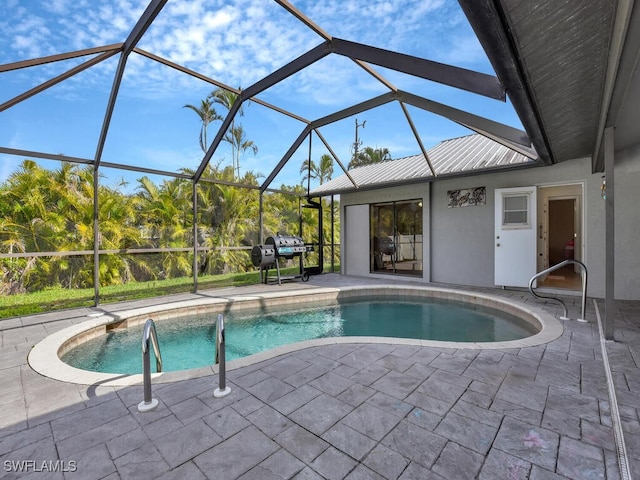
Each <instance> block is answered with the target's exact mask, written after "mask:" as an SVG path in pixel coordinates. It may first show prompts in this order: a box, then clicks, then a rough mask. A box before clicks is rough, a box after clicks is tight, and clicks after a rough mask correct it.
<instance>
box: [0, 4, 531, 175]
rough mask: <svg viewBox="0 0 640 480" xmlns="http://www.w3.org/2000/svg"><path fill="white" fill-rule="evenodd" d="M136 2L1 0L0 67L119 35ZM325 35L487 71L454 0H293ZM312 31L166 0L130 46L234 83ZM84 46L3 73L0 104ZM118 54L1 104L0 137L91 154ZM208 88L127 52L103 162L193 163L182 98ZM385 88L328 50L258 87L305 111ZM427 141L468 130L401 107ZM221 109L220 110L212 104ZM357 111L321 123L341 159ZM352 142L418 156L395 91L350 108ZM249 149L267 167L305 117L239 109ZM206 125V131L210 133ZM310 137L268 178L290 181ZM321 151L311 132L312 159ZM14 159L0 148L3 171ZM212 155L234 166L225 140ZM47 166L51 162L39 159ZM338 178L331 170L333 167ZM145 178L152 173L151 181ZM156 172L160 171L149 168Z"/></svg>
mask: <svg viewBox="0 0 640 480" xmlns="http://www.w3.org/2000/svg"><path fill="white" fill-rule="evenodd" d="M147 4H148V2H147V1H146V0H105V1H101V2H95V1H93V0H43V1H40V0H3V2H1V3H0V64H6V63H11V62H16V61H20V60H25V59H29V58H35V57H42V56H46V55H52V54H57V53H63V52H69V51H74V50H79V49H83V48H90V47H97V46H103V45H109V44H113V43H117V42H122V41H124V40H125V39H126V37H127V35H128V33H129V31H130V30H131V28H132V27H133V26H134V25H135V23H136V21H137V20H138V18H139V17H140V15H141V13H142V12H143V11H144V9H145V8H146V6H147ZM292 4H293V5H294V6H295V7H296V8H297V9H299V10H300V11H302V12H303V13H304V14H305V15H306V16H308V17H309V18H311V19H312V20H313V21H314V22H315V23H316V24H317V25H319V26H320V27H321V28H322V29H323V30H324V31H326V32H327V33H328V34H330V35H332V36H334V37H338V38H343V39H346V40H351V41H354V42H359V43H365V44H369V45H372V46H376V47H380V48H385V49H388V50H394V51H397V52H401V53H406V54H410V55H415V56H420V57H423V58H426V59H429V60H434V61H438V62H442V63H447V64H451V65H455V66H459V67H463V68H467V69H471V70H476V71H480V72H484V73H490V74H493V71H492V69H491V66H490V64H489V62H488V60H487V58H486V55H485V54H484V52H483V50H482V48H481V46H480V44H479V42H478V41H477V39H476V38H475V35H474V33H473V31H472V29H471V27H470V26H469V24H468V22H467V20H466V18H465V16H464V14H463V13H462V11H461V10H460V7H459V6H458V3H457V2H456V1H454V0H405V1H391V0H389V1H383V0H344V1H341V0H325V1H321V0H315V1H306V0H305V1H302V0H293V1H292ZM322 41H323V39H322V38H321V37H320V36H318V35H317V34H316V33H315V32H313V31H312V30H311V29H309V28H307V27H306V26H305V25H303V24H302V23H301V22H299V21H298V20H296V19H295V18H294V17H293V16H292V15H291V14H289V13H288V12H287V11H286V10H285V9H284V8H283V7H281V6H280V5H278V4H277V3H276V2H273V1H269V0H189V1H184V0H180V1H178V0H169V1H168V3H167V5H166V6H165V7H164V9H163V11H162V12H161V13H160V15H159V16H158V17H157V19H156V21H155V22H154V24H153V25H152V26H151V28H150V29H149V30H148V31H147V33H146V34H145V35H144V37H143V38H142V40H141V41H140V43H139V44H138V47H140V48H142V49H143V50H147V51H149V52H151V53H154V54H156V55H158V56H161V57H163V58H166V59H168V60H171V61H173V62H175V63H178V64H180V65H183V66H185V67H187V68H190V69H192V70H195V71H198V72H200V73H202V74H204V75H207V76H208V77H210V78H213V79H215V80H218V81H220V82H223V83H224V84H226V85H230V86H233V87H243V88H246V87H248V86H249V85H251V84H253V83H254V82H256V81H257V80H259V79H261V78H263V77H264V76H265V75H267V74H268V73H270V72H272V71H273V70H275V69H277V68H279V67H281V66H283V65H285V64H286V63H288V62H290V61H291V60H293V59H294V58H296V57H298V56H299V55H301V54H303V53H304V52H306V51H308V50H309V49H311V48H313V47H315V46H316V45H318V44H320V43H321V42H322ZM89 58H91V57H82V58H81V59H74V60H66V61H61V62H56V63H51V64H47V65H42V66H37V67H31V68H25V69H19V70H13V71H9V72H4V73H0V103H4V102H6V101H7V100H10V99H11V98H13V97H14V96H16V95H19V94H21V93H23V92H25V91H27V90H29V89H30V88H33V87H34V86H37V85H39V84H40V83H42V82H44V81H46V80H48V79H50V78H52V77H55V76H56V75H59V74H61V73H63V72H64V71H66V70H68V69H70V68H72V67H74V66H75V65H78V64H80V63H82V62H84V61H86V60H88V59H89ZM117 61H118V57H117V56H115V57H112V58H111V59H109V60H106V61H104V62H102V63H100V64H98V65H95V66H93V67H92V68H90V69H88V70H85V71H84V72H82V73H80V74H78V75H76V76H74V77H72V78H70V79H68V80H65V81H64V82H62V83H60V84H58V85H56V86H54V87H52V88H50V89H48V90H46V91H44V92H42V93H40V94H38V95H36V96H34V97H31V98H29V99H27V100H25V101H23V102H21V103H19V104H17V105H15V106H14V107H12V108H9V109H7V110H5V111H3V112H0V146H2V147H7V148H15V149H23V150H31V151H38V152H46V153H53V154H64V155H69V156H76V157H82V158H88V159H93V158H94V156H95V153H96V145H97V140H98V136H99V133H100V130H101V127H102V122H103V118H104V113H105V108H106V104H107V100H108V98H109V93H110V90H111V85H112V81H113V75H114V72H115V69H116V66H117ZM374 69H375V70H376V71H377V72H379V73H380V74H381V75H382V76H384V77H385V78H386V79H388V80H389V81H390V82H391V83H393V84H394V85H396V86H397V87H398V88H400V89H401V90H406V91H409V92H412V93H415V94H417V95H421V96H423V97H425V98H428V99H431V100H435V101H438V102H442V103H445V104H448V105H451V106H454V107H457V108H461V109H463V110H467V111H470V112H472V113H475V114H478V115H482V116H486V117H489V118H491V119H494V120H496V121H499V122H502V123H505V124H507V125H511V126H515V127H518V128H522V127H521V124H520V122H519V120H518V118H517V116H516V115H515V113H514V112H513V109H512V108H511V105H510V104H509V103H508V102H507V103H506V104H505V103H502V102H499V101H496V100H491V99H485V98H480V97H478V96H476V95H472V94H469V93H466V92H463V91H460V90H457V89H454V88H451V87H447V86H443V85H439V84H436V83H433V82H429V81H426V80H423V79H419V78H416V77H412V76H409V75H405V74H401V73H397V72H393V71H390V70H387V69H384V68H381V67H375V66H374ZM213 88H214V87H213V86H212V85H210V84H208V83H205V82H203V81H200V80H197V79H194V78H190V77H188V76H186V75H184V74H182V73H179V72H177V71H175V70H173V69H170V68H168V67H165V66H163V65H161V64H159V63H156V62H153V61H151V60H149V59H147V58H146V57H143V56H140V55H137V54H135V53H134V54H132V55H131V56H130V57H129V60H128V62H127V69H126V72H125V76H124V79H123V82H122V86H121V88H120V93H119V97H118V101H117V104H116V107H115V111H114V115H113V120H112V123H111V125H110V128H109V135H108V137H107V142H106V144H105V148H104V152H103V156H102V160H103V161H105V162H114V163H122V164H127V165H137V166H143V167H148V168H155V169H160V170H165V171H171V172H177V171H179V170H180V169H181V168H191V169H195V168H197V166H198V164H199V162H200V160H201V158H202V155H203V154H202V151H201V150H200V148H199V146H198V134H199V130H200V123H199V119H198V118H197V116H196V115H195V113H193V112H192V111H190V110H189V109H186V108H183V106H184V105H185V104H193V105H198V104H199V103H200V100H202V99H203V98H205V97H206V96H207V95H208V94H209V93H210V92H211V91H212V89H213ZM387 91H388V90H387V89H386V87H384V86H383V85H382V84H381V83H379V82H378V81H377V80H375V79H374V78H373V77H372V76H370V75H369V74H368V73H366V72H365V71H364V70H363V69H362V68H360V67H359V66H357V65H356V64H355V63H354V62H352V61H351V60H349V59H347V58H344V57H340V56H338V55H330V56H328V57H325V58H324V59H322V60H320V61H319V62H317V63H316V64H314V65H313V66H311V67H309V68H307V69H305V70H303V71H301V72H299V73H297V74H295V75H293V76H292V77H290V78H288V79H287V80H285V81H283V82H281V83H280V84H278V85H276V86H274V87H272V88H270V89H268V90H266V91H265V92H263V93H261V94H260V95H259V98H260V99H261V100H264V101H266V102H269V103H271V104H273V105H277V106H278V107H281V108H283V109H286V110H288V111H291V112H293V113H295V114H297V115H299V116H301V117H304V118H306V119H308V120H314V119H317V118H320V117H323V116H325V115H327V114H330V113H333V112H336V111H338V110H341V109H343V108H346V107H348V106H350V105H353V104H355V103H358V102H361V101H364V100H367V99H369V98H372V97H374V96H377V95H380V94H382V93H386V92H387ZM408 109H409V112H410V114H411V116H412V119H413V121H414V123H415V124H416V127H417V129H418V131H419V133H420V135H421V137H422V140H423V142H424V143H425V146H426V147H427V148H429V147H430V146H432V145H434V144H436V143H438V142H440V141H442V140H444V139H447V138H452V137H457V136H460V135H465V134H468V133H471V132H469V131H468V130H466V129H464V128H463V127H460V126H458V125H456V124H454V123H452V122H450V121H448V120H446V119H443V118H441V117H438V116H436V115H433V114H430V113H427V112H423V111H421V110H419V109H415V108H413V107H411V106H409V107H408ZM219 113H221V114H224V113H225V112H224V111H223V110H220V109H219ZM355 120H356V119H355V118H353V117H351V118H347V119H345V120H342V121H340V122H338V123H336V124H333V125H330V126H326V127H323V128H322V129H321V130H320V131H321V133H322V135H323V136H324V137H325V139H326V140H327V141H328V142H329V143H330V145H331V147H332V148H333V150H334V151H335V152H336V153H337V155H338V156H339V158H340V159H341V160H342V162H343V163H344V164H345V165H346V164H347V163H348V162H349V159H350V155H351V151H352V147H353V142H354V134H355ZM357 120H358V123H362V122H363V121H366V126H365V127H364V128H361V129H360V130H359V137H360V140H361V141H362V146H363V147H364V146H372V147H386V148H388V149H389V150H390V152H391V154H392V156H393V157H394V158H400V157H404V156H407V155H413V154H416V153H419V147H418V145H417V143H416V141H415V139H414V137H413V135H412V133H411V131H410V128H409V126H408V124H407V122H406V121H405V120H404V115H403V114H402V110H401V108H400V106H399V105H398V104H397V102H393V103H391V104H388V105H386V106H383V107H380V108H378V109H375V110H372V111H368V112H365V113H361V114H358V116H357ZM240 122H241V123H242V125H243V126H244V129H245V131H246V132H247V137H248V138H249V139H250V140H253V141H254V143H255V144H256V145H257V146H258V153H257V155H255V156H254V155H253V153H251V152H247V153H246V154H245V155H244V156H243V158H242V160H241V169H242V170H246V169H249V170H253V171H256V172H260V173H262V174H264V175H267V174H268V173H270V171H271V170H272V168H273V167H274V166H275V165H276V164H277V163H278V162H279V161H280V159H281V158H282V156H283V155H284V154H285V152H286V151H287V150H288V148H289V146H290V145H291V142H292V141H293V140H294V139H295V138H296V137H297V136H298V135H299V133H300V132H301V131H302V129H303V127H304V125H303V124H302V123H301V122H298V121H296V120H293V119H290V118H288V117H286V116H283V115H281V114H279V113H276V112H274V111H271V110H269V109H266V108H264V107H262V106H260V105H258V104H255V103H251V104H250V105H248V106H247V107H246V108H245V115H244V117H242V119H240ZM215 126H216V125H214V126H213V127H212V128H211V129H210V131H209V138H210V139H211V138H213V136H214V135H215ZM308 148H309V146H308V142H305V143H304V144H303V145H302V146H301V148H300V149H299V150H298V151H297V152H296V153H295V154H294V156H293V158H292V159H291V160H290V162H289V164H288V166H287V167H285V169H283V171H282V172H281V174H280V175H278V177H276V179H275V181H274V182H273V184H272V186H273V187H279V186H280V185H281V184H294V183H299V181H300V174H299V168H300V165H301V163H302V161H303V160H304V159H306V158H307V155H308ZM324 153H328V152H327V151H326V149H325V148H324V146H323V145H322V144H321V142H320V140H319V139H318V138H317V137H315V136H314V137H313V140H312V159H314V160H317V159H318V158H319V157H320V155H322V154H324ZM22 160H23V157H18V156H11V155H2V154H0V181H2V180H5V179H6V178H7V176H8V175H9V174H10V173H11V172H12V171H14V170H15V168H16V167H17V166H18V165H19V164H20V162H21V161H22ZM213 161H214V162H220V163H221V164H223V165H225V164H230V163H231V154H230V151H229V149H228V148H227V147H226V146H225V145H224V144H223V145H222V146H221V147H220V148H219V149H218V151H217V152H216V154H215V155H214V159H213ZM41 163H42V164H43V165H44V166H46V167H47V168H57V166H58V165H57V164H56V163H55V162H47V161H42V162H41ZM335 171H336V175H337V174H338V173H339V167H337V166H336V167H335ZM103 174H105V175H106V180H105V182H106V183H116V182H117V181H119V180H120V179H121V178H124V179H125V180H127V181H129V182H131V184H132V185H134V186H135V180H136V179H137V178H139V177H141V176H142V174H141V173H136V172H124V171H113V170H109V169H104V170H103ZM154 179H155V178H154ZM156 180H160V178H157V179H156Z"/></svg>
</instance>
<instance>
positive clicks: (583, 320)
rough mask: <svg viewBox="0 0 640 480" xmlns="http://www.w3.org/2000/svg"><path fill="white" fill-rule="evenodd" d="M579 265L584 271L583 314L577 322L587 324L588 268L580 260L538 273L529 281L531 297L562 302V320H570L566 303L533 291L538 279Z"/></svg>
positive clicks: (565, 261)
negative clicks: (563, 268)
mask: <svg viewBox="0 0 640 480" xmlns="http://www.w3.org/2000/svg"><path fill="white" fill-rule="evenodd" d="M572 264H573V265H579V266H580V268H581V269H582V312H581V317H580V318H577V319H576V320H577V321H578V322H586V321H587V320H586V317H585V310H586V307H587V266H586V265H585V264H584V263H582V262H581V261H580V260H563V261H562V262H560V263H558V264H556V265H553V266H552V267H549V268H547V269H545V270H542V271H541V272H538V273H536V274H535V275H534V276H533V277H531V280H529V292H531V295H533V296H534V297H538V298H548V299H551V300H556V301H558V302H560V304H561V305H562V308H563V309H564V313H563V315H562V316H561V317H560V320H570V318H569V313H568V311H567V306H566V305H565V303H564V302H563V301H562V300H561V299H560V298H557V297H553V296H547V295H539V294H537V293H536V292H534V291H533V282H535V281H536V280H537V279H538V278H540V277H542V276H544V275H547V274H549V273H551V272H553V271H555V270H558V269H560V268H562V267H566V266H567V265H572Z"/></svg>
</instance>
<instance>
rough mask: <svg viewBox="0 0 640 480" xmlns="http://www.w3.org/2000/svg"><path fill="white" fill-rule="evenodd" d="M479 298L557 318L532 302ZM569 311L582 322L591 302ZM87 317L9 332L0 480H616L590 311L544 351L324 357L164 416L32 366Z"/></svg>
mask: <svg viewBox="0 0 640 480" xmlns="http://www.w3.org/2000/svg"><path fill="white" fill-rule="evenodd" d="M354 282H356V283H363V282H365V283H366V282H368V281H367V280H363V279H354V278H348V277H340V276H337V275H323V276H320V277H314V278H312V280H311V282H309V284H304V285H303V284H291V285H287V286H282V287H277V288H313V286H314V284H315V285H325V284H331V285H336V284H338V283H342V284H353V283H354ZM369 283H370V282H369ZM252 288H258V289H260V288H269V287H268V286H262V285H258V286H256V287H252ZM271 288H273V287H271ZM483 291H484V292H488V293H492V294H494V295H498V296H508V297H509V298H510V299H511V300H512V301H517V302H527V303H528V305H529V307H531V306H536V307H537V308H542V309H545V310H546V311H548V312H550V313H552V314H554V315H558V314H559V313H560V309H559V308H558V307H557V306H555V305H553V304H546V303H544V302H542V301H539V300H538V301H535V300H534V299H533V298H531V297H530V296H529V295H528V294H525V293H522V292H518V291H506V290H488V289H483ZM212 294H215V292H212ZM568 300H569V302H570V314H571V316H573V317H574V318H575V316H576V314H577V312H578V308H579V306H578V304H579V299H578V298H568ZM155 301H157V300H155ZM147 302H148V301H147ZM135 304H137V305H141V304H144V302H136V303H135ZM600 304H601V308H603V305H602V302H600ZM131 305H132V304H130V303H129V304H127V305H126V307H127V308H129V307H130V306H131ZM122 306H123V304H121V305H112V306H108V308H109V309H110V310H114V309H117V308H120V307H122ZM105 308H106V307H105ZM618 309H619V311H618V319H617V320H618V321H617V324H616V328H617V332H616V340H617V341H616V342H615V343H613V342H608V343H607V349H608V355H609V357H610V360H611V365H612V370H613V373H614V382H615V386H616V390H617V395H618V402H619V408H620V414H621V417H622V421H623V425H624V429H625V440H626V445H627V451H628V453H629V461H630V463H631V471H632V472H633V473H635V475H640V422H639V420H640V418H639V416H638V413H639V411H640V370H639V369H638V366H639V365H640V302H618ZM89 311H90V310H89V309H78V310H73V311H67V312H64V314H61V313H59V312H58V313H52V314H48V315H39V316H34V317H25V318H17V319H9V320H4V321H0V330H1V332H0V333H1V336H0V338H1V342H2V343H1V350H0V358H1V364H0V381H1V387H0V389H1V390H0V391H1V392H2V394H1V396H0V405H1V408H0V428H1V430H0V459H1V462H2V469H1V470H0V478H35V479H45V478H46V479H49V478H53V479H58V478H60V479H62V478H81V479H83V480H85V479H93V478H95V479H101V478H105V479H109V480H112V479H118V478H121V479H136V480H139V479H144V478H153V479H156V478H160V479H169V478H175V479H204V478H210V479H224V480H228V479H229V480H230V479H235V478H241V479H244V480H249V479H259V480H270V479H290V478H293V479H322V478H325V479H343V478H347V479H350V480H356V479H380V478H387V479H396V478H400V479H402V480H408V479H420V480H431V479H448V480H452V479H475V478H478V479H492V480H493V479H526V478H529V479H532V480H542V479H563V478H571V479H581V480H582V479H597V478H607V479H617V478H619V477H620V474H619V469H618V463H617V456H616V446H615V441H614V435H613V429H612V419H611V415H610V404H609V397H608V393H607V382H606V379H605V371H604V368H603V364H602V359H601V353H600V340H599V336H598V330H597V324H596V317H595V310H594V307H593V303H589V304H588V311H587V318H588V319H589V320H590V323H586V324H583V323H578V322H576V321H565V322H563V324H564V334H563V335H562V336H561V337H560V338H558V339H557V340H555V341H553V342H551V343H549V344H547V345H543V346H538V347H529V348H523V349H510V350H466V349H464V350H463V349H460V350H452V349H445V348H430V347H416V346H399V345H386V344H339V345H338V344H336V345H327V346H320V347H312V348H307V349H303V350H299V351H296V352H293V353H289V354H286V355H281V356H279V357H276V358H273V359H271V360H268V361H264V362H262V363H259V364H254V365H251V366H248V367H243V368H239V369H235V370H230V371H228V372H227V385H228V386H230V387H231V389H232V392H231V394H230V395H228V396H227V397H224V398H222V399H218V398H214V397H213V390H214V389H215V388H216V387H217V377H216V376H210V377H203V378H197V379H191V380H185V381H180V382H176V383H171V384H158V385H154V390H153V395H154V397H155V398H157V399H158V400H159V401H160V405H159V407H158V408H157V409H155V410H153V411H152V412H147V413H139V412H138V411H137V404H138V403H139V402H140V401H141V400H142V387H140V386H134V387H121V388H113V387H101V386H99V385H94V386H86V385H85V386H83V385H73V384H68V383H63V382H59V381H56V380H51V379H48V378H44V377H42V376H40V375H39V374H37V373H35V372H34V371H33V370H31V369H30V367H29V366H28V364H27V361H26V359H27V355H28V352H29V349H30V348H31V347H32V346H33V345H34V344H35V343H36V342H37V341H39V340H40V339H42V338H43V337H44V336H46V335H47V334H48V333H50V332H53V331H56V330H59V329H60V328H64V327H66V326H68V325H70V324H72V323H77V322H79V321H82V320H84V319H86V315H87V313H88V312H89ZM21 470H22V471H21ZM61 470H66V471H64V472H63V471H61Z"/></svg>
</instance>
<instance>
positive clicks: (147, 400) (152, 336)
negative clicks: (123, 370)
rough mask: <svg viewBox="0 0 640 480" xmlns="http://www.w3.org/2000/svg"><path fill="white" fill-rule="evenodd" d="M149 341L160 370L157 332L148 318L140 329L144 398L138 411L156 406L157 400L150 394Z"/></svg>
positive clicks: (160, 357)
mask: <svg viewBox="0 0 640 480" xmlns="http://www.w3.org/2000/svg"><path fill="white" fill-rule="evenodd" d="M149 343H151V345H152V346H153V353H154V355H155V357H156V371H157V372H158V373H160V372H162V355H161V353H160V345H159V344H158V334H157V333H156V325H155V323H154V321H153V320H152V319H151V318H149V319H147V321H146V322H145V324H144V329H143V331H142V378H143V383H144V400H143V401H142V402H140V403H139V404H138V411H140V412H147V411H149V410H153V409H154V408H156V407H157V406H158V400H156V399H155V398H152V396H151V359H150V358H149V350H150V349H149Z"/></svg>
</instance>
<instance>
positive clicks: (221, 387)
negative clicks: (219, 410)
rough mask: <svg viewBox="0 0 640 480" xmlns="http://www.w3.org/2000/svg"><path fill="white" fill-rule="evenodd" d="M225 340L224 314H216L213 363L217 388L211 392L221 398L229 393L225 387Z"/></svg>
mask: <svg viewBox="0 0 640 480" xmlns="http://www.w3.org/2000/svg"><path fill="white" fill-rule="evenodd" d="M224 349H225V342H224V315H222V314H221V313H219V314H218V322H217V323H216V353H215V363H216V364H217V365H218V388H216V389H215V390H214V392H213V396H214V397H216V398H221V397H225V396H227V395H229V393H231V388H229V387H227V372H226V361H225V354H224Z"/></svg>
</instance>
